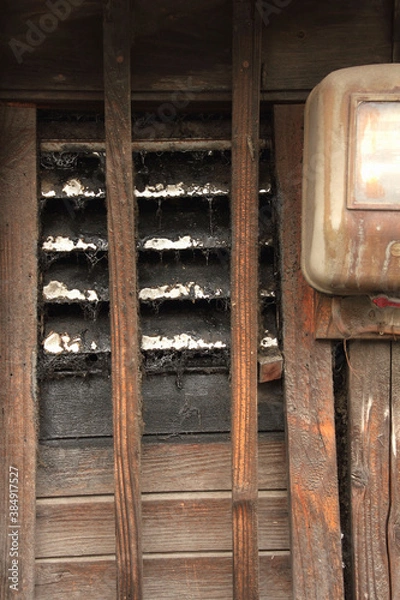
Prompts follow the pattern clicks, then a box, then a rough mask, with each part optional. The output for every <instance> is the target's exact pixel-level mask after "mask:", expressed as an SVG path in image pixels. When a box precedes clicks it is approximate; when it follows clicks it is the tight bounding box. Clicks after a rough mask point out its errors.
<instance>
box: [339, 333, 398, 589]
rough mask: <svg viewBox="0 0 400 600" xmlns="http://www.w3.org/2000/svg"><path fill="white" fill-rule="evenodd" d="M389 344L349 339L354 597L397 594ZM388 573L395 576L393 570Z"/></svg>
mask: <svg viewBox="0 0 400 600" xmlns="http://www.w3.org/2000/svg"><path fill="white" fill-rule="evenodd" d="M390 346H391V344H390V342H384V341H376V342H372V341H353V342H350V343H349V440H350V452H351V523H352V542H353V572H354V594H355V596H354V597H355V598H357V599H360V600H361V599H362V598H371V600H373V599H374V600H378V599H381V598H393V599H394V598H396V597H397V596H396V595H394V596H392V595H391V593H390V587H391V586H390V579H391V574H390V567H389V556H388V540H387V525H388V518H389V510H390V500H391V498H390V488H389V479H390V461H389V456H390V446H391V423H390V416H391V411H390V387H391V382H390V378H391V374H390V361H391V348H390ZM396 478H398V473H397V474H396ZM394 510H396V509H395V508H394ZM391 548H392V549H393V547H392V546H391ZM393 575H394V577H396V574H395V571H394V572H393Z"/></svg>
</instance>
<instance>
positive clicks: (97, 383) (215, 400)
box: [40, 373, 283, 440]
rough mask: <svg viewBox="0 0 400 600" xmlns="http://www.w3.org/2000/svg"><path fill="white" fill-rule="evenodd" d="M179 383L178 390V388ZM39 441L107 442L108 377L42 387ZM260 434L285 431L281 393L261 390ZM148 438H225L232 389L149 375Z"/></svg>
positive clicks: (224, 383)
mask: <svg viewBox="0 0 400 600" xmlns="http://www.w3.org/2000/svg"><path fill="white" fill-rule="evenodd" d="M177 381H179V385H180V386H181V387H180V388H178V387H177ZM40 388H41V398H40V410H41V415H42V418H41V423H40V436H41V439H42V440H52V439H54V440H55V439H60V438H76V437H86V438H88V437H98V436H111V435H112V432H113V426H112V405H111V382H110V379H109V378H107V377H101V376H98V375H91V376H89V377H64V378H63V379H48V380H47V381H44V382H41V386H40ZM258 395H259V405H258V407H259V429H260V431H283V401H282V389H281V386H280V385H279V382H278V385H274V382H271V383H268V384H263V385H260V389H259V393H258ZM142 398H143V420H144V433H145V434H146V435H152V434H157V435H180V434H183V433H210V432H216V433H220V432H223V431H225V432H228V431H229V429H230V410H229V404H230V383H229V376H228V374H227V373H210V374H204V373H188V374H185V375H183V376H182V377H180V378H179V380H178V379H177V376H176V375H172V374H169V373H166V374H160V375H149V376H147V377H145V378H144V379H143V382H142Z"/></svg>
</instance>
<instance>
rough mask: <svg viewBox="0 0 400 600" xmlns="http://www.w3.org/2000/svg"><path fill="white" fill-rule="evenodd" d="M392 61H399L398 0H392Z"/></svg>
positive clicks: (399, 16)
mask: <svg viewBox="0 0 400 600" xmlns="http://www.w3.org/2000/svg"><path fill="white" fill-rule="evenodd" d="M392 61H393V62H399V61H400V0H393V25H392Z"/></svg>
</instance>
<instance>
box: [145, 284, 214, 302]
mask: <svg viewBox="0 0 400 600" xmlns="http://www.w3.org/2000/svg"><path fill="white" fill-rule="evenodd" d="M222 295H223V290H222V289H221V288H217V289H216V290H213V291H212V293H210V292H206V291H205V290H204V289H203V288H202V287H200V286H199V285H198V284H197V283H195V282H194V281H189V282H188V283H186V284H184V285H183V284H182V283H176V284H175V285H162V286H160V287H154V288H149V287H147V288H143V289H141V290H140V292H139V299H140V300H144V301H146V300H147V301H151V300H167V299H168V300H177V299H179V298H188V297H193V298H194V299H196V300H202V299H208V298H211V297H215V296H222Z"/></svg>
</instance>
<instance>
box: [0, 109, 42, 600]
mask: <svg viewBox="0 0 400 600" xmlns="http://www.w3.org/2000/svg"><path fill="white" fill-rule="evenodd" d="M0 131H1V146H0V198H1V213H0V329H1V336H0V357H1V371H0V390H1V391H0V406H1V410H0V431H1V434H0V482H1V483H0V597H1V598H2V599H3V600H7V599H8V598H15V597H18V598H21V600H30V599H31V598H33V594H34V558H35V555H34V547H35V537H34V535H35V470H36V380H35V367H36V345H37V321H36V319H37V314H36V306H37V285H38V282H37V265H36V255H37V239H38V226H37V186H36V177H37V173H36V168H37V165H36V110H35V108H33V107H11V106H1V107H0Z"/></svg>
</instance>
